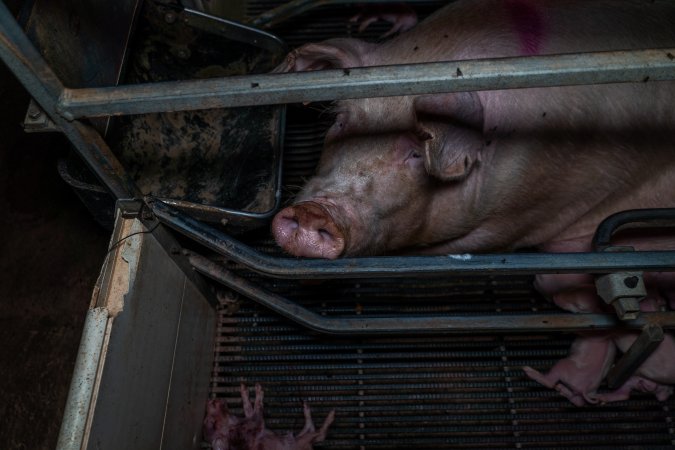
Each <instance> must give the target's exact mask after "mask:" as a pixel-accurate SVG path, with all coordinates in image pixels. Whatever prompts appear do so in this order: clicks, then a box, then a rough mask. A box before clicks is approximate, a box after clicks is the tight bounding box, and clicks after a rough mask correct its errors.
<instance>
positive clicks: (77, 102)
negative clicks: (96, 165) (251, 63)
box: [58, 48, 675, 119]
mask: <svg viewBox="0 0 675 450" xmlns="http://www.w3.org/2000/svg"><path fill="white" fill-rule="evenodd" d="M674 55H675V49H672V48H669V49H661V50H637V51H615V52H596V53H578V54H567V55H552V56H527V57H517V58H493V59H480V60H467V61H451V62H433V63H422V64H406V65H395V66H385V67H365V68H353V69H342V70H321V71H313V72H295V73H275V74H261V75H246V76H234V77H226V78H213V79H204V80H192V81H171V82H163V83H153V84H136V85H127V86H115V87H106V88H87V89H67V90H65V91H64V92H63V94H62V95H61V98H60V99H59V104H58V111H59V112H60V113H61V114H62V115H63V116H64V117H67V118H70V119H74V118H79V117H92V116H104V115H119V114H143V113H151V112H162V111H177V110H193V109H205V108H230V107H236V106H250V105H261V104H268V105H270V104H282V103H297V102H312V101H322V100H336V99H345V98H364V97H387V96H395V95H414V94H428V93H437V92H460V91H476V90H493V89H514V88H531V87H543V86H569V85H579V84H603V83H623V82H643V81H647V80H649V81H658V80H672V79H675V56H674Z"/></svg>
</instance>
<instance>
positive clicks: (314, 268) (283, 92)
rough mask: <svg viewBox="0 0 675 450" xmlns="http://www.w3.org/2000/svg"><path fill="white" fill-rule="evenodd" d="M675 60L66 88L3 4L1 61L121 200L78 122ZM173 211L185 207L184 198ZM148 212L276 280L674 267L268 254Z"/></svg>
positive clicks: (117, 182)
mask: <svg viewBox="0 0 675 450" xmlns="http://www.w3.org/2000/svg"><path fill="white" fill-rule="evenodd" d="M296 3H297V2H296ZM247 31H250V30H247ZM674 55H675V49H657V50H639V51H620V52H600V53H580V54H569V55H554V56H540V57H519V58H498V59H487V60H473V61H454V62H439V63H426V64H410V65H398V66H387V67H370V68H355V69H344V70H327V71H317V72H306V73H292V74H267V75H249V76H239V77H228V78H220V79H209V80H193V81H181V82H167V83H152V84H147V85H130V86H121V87H105V88H91V89H69V88H66V87H65V86H64V85H63V84H62V83H61V81H60V80H59V79H58V78H57V77H56V75H55V74H54V73H53V71H52V70H51V69H50V68H49V66H48V65H47V64H46V62H45V61H44V59H43V58H42V57H41V55H40V54H39V53H38V52H37V50H36V49H35V47H34V46H33V45H32V44H31V42H30V41H29V40H28V38H27V37H26V36H25V34H24V33H23V31H22V30H21V28H20V27H19V25H18V24H17V23H16V21H15V20H14V18H13V16H12V15H11V13H10V12H9V10H8V9H7V8H6V7H5V5H4V4H1V3H0V58H2V60H3V61H4V62H5V64H7V66H8V67H9V68H10V69H11V70H12V72H13V73H14V74H15V75H16V76H17V78H18V79H19V80H20V81H21V82H22V84H23V85H24V86H25V87H26V89H27V90H28V91H29V93H30V94H31V95H32V96H33V98H34V99H35V100H36V101H37V102H38V103H39V105H40V106H41V108H43V110H44V111H45V112H46V114H47V115H48V116H49V117H50V118H51V119H52V120H53V121H54V123H55V125H56V126H57V127H58V128H59V129H60V130H61V131H62V132H63V133H64V134H66V136H67V137H68V139H69V140H70V141H71V142H72V143H73V145H74V146H75V147H76V148H77V150H78V152H79V153H80V154H81V156H82V157H83V158H84V159H85V161H86V162H87V163H88V164H89V165H90V166H91V167H92V169H93V170H94V171H95V173H96V174H97V176H98V177H99V178H100V179H101V180H102V181H103V183H104V184H105V185H106V187H107V188H108V189H110V191H111V192H112V193H113V195H115V196H116V197H117V198H129V197H138V196H139V195H140V193H139V192H138V189H137V188H136V186H135V185H134V183H133V181H132V180H131V179H130V178H129V176H128V175H127V174H126V172H125V170H124V168H123V167H122V166H121V164H120V163H119V162H118V161H117V159H116V158H115V156H114V155H113V154H112V152H111V151H110V149H109V148H108V146H107V145H106V143H105V142H104V141H103V139H102V138H101V136H100V134H99V133H98V132H96V131H95V130H94V129H93V128H91V127H90V126H88V125H85V124H84V123H83V122H80V121H78V120H74V119H77V118H82V117H92V116H105V115H117V114H137V113H147V112H163V111H175V110H186V109H204V108H214V107H230V106H242V105H260V104H274V103H288V102H299V101H316V100H332V99H343V98H357V97H372V96H393V95H410V94H422V93H437V92H457V91H470V90H489V89H511V88H528V87H542V86H562V85H579V84H595V83H618V82H636V81H642V82H647V81H650V82H651V81H657V80H674V79H675V56H674ZM173 206H180V207H183V208H185V207H186V205H182V204H180V202H174V203H173ZM201 206H203V205H195V206H194V208H197V209H200V208H201ZM152 207H153V211H154V212H155V214H156V215H157V216H158V217H159V218H160V219H161V220H162V221H163V222H164V223H166V224H167V225H169V226H171V227H172V228H175V229H177V230H178V231H179V232H181V233H183V234H185V235H187V236H190V237H191V238H193V239H195V240H197V241H198V242H201V243H202V244H205V245H207V246H208V247H210V248H212V249H214V250H217V251H220V252H222V253H223V254H225V255H227V256H228V258H230V259H232V260H234V261H237V262H241V263H243V264H247V265H249V266H250V267H251V268H252V269H253V270H257V271H259V272H263V273H266V274H268V275H271V276H278V277H288V278H320V277H342V278H351V277H358V276H365V275H367V276H371V277H372V276H378V277H380V276H382V277H383V276H398V275H402V274H406V275H423V274H443V273H500V274H513V273H563V272H567V273H580V272H587V273H591V272H600V273H603V272H611V271H616V270H622V269H641V270H665V271H669V270H671V271H672V270H675V252H612V253H575V254H541V253H540V254H520V253H515V254H504V255H448V256H441V257H414V258H411V257H407V258H358V259H344V260H340V261H331V262H329V261H315V260H296V259H289V258H281V259H279V258H269V257H266V256H265V255H262V254H260V253H258V252H255V251H254V250H252V249H250V248H247V247H245V246H243V245H241V244H238V243H237V242H236V241H235V240H233V239H232V238H230V237H229V236H227V235H225V234H224V233H221V232H219V231H218V230H216V229H214V228H211V227H207V226H206V225H204V224H202V223H200V222H197V221H195V220H193V219H191V218H190V217H188V216H185V215H182V214H179V213H176V212H175V211H172V210H171V208H169V207H167V206H166V205H164V204H162V203H161V202H154V203H153V205H152ZM211 208H212V209H214V210H221V211H222V210H224V209H221V208H213V207H211ZM188 209H189V208H188ZM225 211H227V210H225ZM212 212H213V211H212ZM270 215H271V214H266V215H265V216H266V217H268V216H270Z"/></svg>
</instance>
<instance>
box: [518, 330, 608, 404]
mask: <svg viewBox="0 0 675 450" xmlns="http://www.w3.org/2000/svg"><path fill="white" fill-rule="evenodd" d="M615 354H616V346H615V345H614V342H612V339H611V336H609V335H607V334H600V335H590V334H589V335H585V336H580V337H578V338H577V339H576V340H575V341H574V343H573V344H572V347H571V348H570V355H569V356H568V357H567V358H564V359H561V360H560V361H558V362H557V363H556V364H555V366H553V368H552V369H551V370H550V371H549V372H548V373H547V374H546V375H544V374H542V373H541V372H539V371H538V370H535V369H533V368H532V367H529V366H525V367H523V370H524V371H525V374H526V375H527V376H528V377H530V378H531V379H533V380H534V381H536V382H538V383H540V384H542V385H544V386H546V387H548V388H551V389H555V390H557V391H558V392H560V393H561V394H562V395H564V396H565V397H567V399H569V401H571V402H572V403H573V404H575V405H576V406H584V405H585V404H586V403H591V404H595V403H598V401H599V400H598V394H597V393H596V391H597V389H598V387H599V386H600V383H602V380H603V379H604V378H605V375H607V372H608V370H609V368H610V366H611V365H612V363H613V362H614V355H615Z"/></svg>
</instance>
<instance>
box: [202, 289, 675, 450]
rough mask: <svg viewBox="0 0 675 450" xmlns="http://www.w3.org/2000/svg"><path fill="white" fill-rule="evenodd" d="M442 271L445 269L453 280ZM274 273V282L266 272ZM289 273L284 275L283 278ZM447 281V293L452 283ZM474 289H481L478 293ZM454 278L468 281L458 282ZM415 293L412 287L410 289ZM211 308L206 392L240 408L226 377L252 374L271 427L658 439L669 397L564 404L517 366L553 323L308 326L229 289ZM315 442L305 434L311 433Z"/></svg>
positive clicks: (335, 312) (388, 303) (354, 301)
mask: <svg viewBox="0 0 675 450" xmlns="http://www.w3.org/2000/svg"><path fill="white" fill-rule="evenodd" d="M453 281H458V282H459V283H458V284H457V285H454V284H453ZM419 282H420V281H419V280H386V281H385V282H383V281H382V280H371V281H369V280H361V281H359V282H354V281H339V282H338V281H330V282H326V283H323V284H320V285H309V286H308V285H304V284H303V283H293V282H287V281H283V282H281V283H280V282H278V281H274V282H270V281H269V280H267V282H262V281H261V283H262V284H263V285H266V287H267V288H274V290H275V291H276V292H278V293H282V294H284V295H287V296H288V297H290V298H293V299H295V300H296V301H298V302H300V303H302V304H303V305H305V306H306V307H308V308H311V309H313V310H314V311H316V312H320V313H322V314H326V315H330V316H355V315H360V316H373V317H374V316H382V315H387V316H392V315H396V314H401V315H408V316H409V315H410V314H419V313H424V314H441V313H444V314H452V312H462V313H464V314H466V313H472V312H475V313H481V314H484V313H487V312H488V311H489V310H492V312H494V313H497V314H502V315H504V320H508V313H509V312H516V311H517V312H527V311H532V310H533V309H536V308H539V309H540V310H541V309H544V310H547V309H551V307H550V306H549V305H548V304H546V303H545V302H544V301H543V300H541V299H539V298H537V296H536V295H533V293H532V292H531V288H530V287H529V280H528V279H526V278H525V279H510V280H495V279H491V278H485V279H480V278H475V279H472V280H468V282H467V280H445V281H444V282H442V283H439V284H436V283H435V281H434V280H426V282H424V284H423V285H422V286H418V285H416V283H417V284H419ZM275 285H276V286H275ZM293 285H294V286H293ZM460 291H461V293H460ZM481 291H482V295H481ZM467 292H468V293H467ZM415 293H419V294H420V295H419V296H417V297H416V298H415ZM226 303H227V307H224V308H223V309H221V311H220V313H219V326H218V335H217V339H216V364H215V368H214V373H213V380H212V393H213V395H214V396H217V397H220V398H223V399H226V400H227V402H228V406H229V407H230V408H231V409H232V410H233V411H234V412H235V413H238V414H241V403H240V399H239V384H240V383H241V382H244V383H245V384H247V385H248V386H253V385H254V384H255V383H260V384H262V385H263V387H264V388H265V417H266V421H267V424H268V426H269V427H270V428H271V429H273V430H278V431H281V430H295V431H298V430H299V429H300V428H301V427H302V422H303V419H302V409H301V406H302V401H307V402H308V403H309V404H310V405H311V407H312V411H313V415H314V419H315V422H316V423H321V422H322V421H323V418H324V417H325V416H326V415H327V414H328V412H329V411H330V410H331V409H335V410H336V420H335V422H334V424H333V426H332V427H331V429H330V432H329V434H328V439H327V441H326V442H324V443H323V444H320V448H353V449H365V448H408V447H411V446H416V447H419V448H462V449H471V448H580V447H583V448H672V445H674V444H675V430H674V428H675V427H674V424H673V411H674V410H675V401H674V400H670V401H668V402H665V403H661V402H657V401H656V400H653V399H652V398H651V397H649V396H647V395H638V396H634V397H633V399H632V400H630V401H627V402H622V403H614V404H611V405H607V406H594V407H586V408H577V407H575V406H573V405H571V404H570V403H569V402H568V401H567V400H565V399H564V398H562V397H561V396H559V395H558V394H557V392H555V391H552V390H549V389H545V388H543V387H541V386H540V385H538V384H537V383H535V382H533V381H531V380H529V379H528V378H527V377H526V376H525V375H524V373H523V372H522V370H521V367H522V366H524V365H530V366H533V367H536V368H540V369H544V368H548V367H550V366H552V365H553V364H554V363H555V362H556V361H557V360H558V359H560V358H562V357H564V356H565V355H566V354H567V350H568V348H569V345H570V343H571V341H572V339H573V337H572V336H570V335H563V334H547V335H544V334H517V335H503V334H502V335H485V334H479V335H469V336H410V337H401V336H396V337H377V338H375V337H369V338H343V337H339V338H336V337H329V336H320V335H316V334H313V333H310V332H308V331H307V330H304V329H302V328H300V327H298V326H296V325H295V324H293V323H292V322H289V321H288V320H285V319H282V318H279V317H276V316H275V315H273V314H270V313H269V312H268V311H265V310H264V309H263V308H260V307H257V306H256V305H254V304H252V302H250V301H249V300H246V299H242V298H240V297H236V296H230V297H229V301H228V302H226ZM317 447H319V445H317Z"/></svg>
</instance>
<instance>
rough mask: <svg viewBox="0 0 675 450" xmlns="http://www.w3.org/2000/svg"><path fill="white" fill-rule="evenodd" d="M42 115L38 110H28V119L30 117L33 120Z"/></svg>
mask: <svg viewBox="0 0 675 450" xmlns="http://www.w3.org/2000/svg"><path fill="white" fill-rule="evenodd" d="M41 115H42V111H40V110H39V109H38V108H30V109H29V110H28V117H30V118H31V119H33V120H36V119H38V118H39V117H40V116H41Z"/></svg>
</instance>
